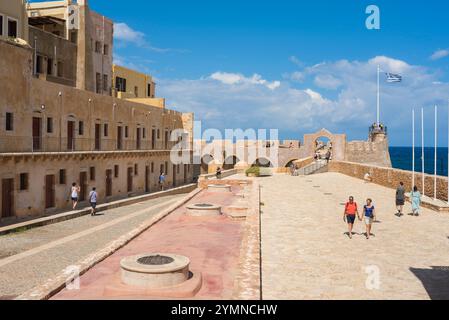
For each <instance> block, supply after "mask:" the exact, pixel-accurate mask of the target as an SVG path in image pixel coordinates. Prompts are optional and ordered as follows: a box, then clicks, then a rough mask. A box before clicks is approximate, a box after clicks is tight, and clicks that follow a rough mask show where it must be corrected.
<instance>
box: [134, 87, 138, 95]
mask: <svg viewBox="0 0 449 320" xmlns="http://www.w3.org/2000/svg"><path fill="white" fill-rule="evenodd" d="M134 95H135V96H136V98H137V97H138V96H139V87H137V86H135V87H134Z"/></svg>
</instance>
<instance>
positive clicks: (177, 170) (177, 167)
mask: <svg viewBox="0 0 449 320" xmlns="http://www.w3.org/2000/svg"><path fill="white" fill-rule="evenodd" d="M176 173H179V164H178V165H176Z"/></svg>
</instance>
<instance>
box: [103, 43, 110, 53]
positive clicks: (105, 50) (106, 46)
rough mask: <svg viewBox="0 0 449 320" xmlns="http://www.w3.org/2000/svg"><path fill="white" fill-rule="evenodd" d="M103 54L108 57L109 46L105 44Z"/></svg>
mask: <svg viewBox="0 0 449 320" xmlns="http://www.w3.org/2000/svg"><path fill="white" fill-rule="evenodd" d="M103 54H104V55H105V56H107V55H109V46H108V45H107V44H105V45H104V47H103Z"/></svg>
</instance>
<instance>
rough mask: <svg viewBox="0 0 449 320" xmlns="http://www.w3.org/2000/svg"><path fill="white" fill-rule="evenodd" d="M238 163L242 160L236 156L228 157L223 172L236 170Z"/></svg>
mask: <svg viewBox="0 0 449 320" xmlns="http://www.w3.org/2000/svg"><path fill="white" fill-rule="evenodd" d="M238 162H240V159H239V158H237V156H235V155H232V156H229V157H227V158H226V159H225V161H224V163H223V170H230V169H234V167H235V165H236V164H237V163H238Z"/></svg>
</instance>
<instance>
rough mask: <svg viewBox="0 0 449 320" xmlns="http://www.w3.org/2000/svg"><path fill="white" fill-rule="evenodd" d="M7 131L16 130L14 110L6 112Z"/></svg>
mask: <svg viewBox="0 0 449 320" xmlns="http://www.w3.org/2000/svg"><path fill="white" fill-rule="evenodd" d="M5 128H6V131H13V130H14V116H13V114H12V112H6V126H5Z"/></svg>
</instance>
